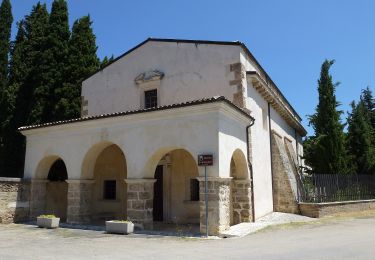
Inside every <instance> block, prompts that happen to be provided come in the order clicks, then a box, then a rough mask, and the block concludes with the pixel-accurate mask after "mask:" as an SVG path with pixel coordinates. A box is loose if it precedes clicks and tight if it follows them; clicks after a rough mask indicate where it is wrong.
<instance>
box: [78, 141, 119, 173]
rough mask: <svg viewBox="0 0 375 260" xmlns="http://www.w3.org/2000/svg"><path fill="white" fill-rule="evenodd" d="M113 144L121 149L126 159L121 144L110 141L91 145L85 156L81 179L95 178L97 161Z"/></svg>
mask: <svg viewBox="0 0 375 260" xmlns="http://www.w3.org/2000/svg"><path fill="white" fill-rule="evenodd" d="M111 145H115V146H117V147H118V148H119V149H120V150H121V152H122V154H123V155H124V158H125V161H126V157H125V153H124V152H123V151H122V149H121V147H120V146H119V145H117V144H115V143H113V142H110V141H102V142H99V143H97V144H95V145H93V146H91V147H90V148H89V150H88V151H87V152H86V154H85V157H84V158H83V161H82V167H81V179H93V177H94V168H95V163H96V160H97V158H98V156H99V155H100V154H101V153H102V152H103V151H104V149H106V148H107V147H109V146H111Z"/></svg>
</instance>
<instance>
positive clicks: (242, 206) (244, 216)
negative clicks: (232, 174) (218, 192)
mask: <svg viewBox="0 0 375 260" xmlns="http://www.w3.org/2000/svg"><path fill="white" fill-rule="evenodd" d="M232 183H233V185H232V196H233V198H232V199H233V205H232V207H233V222H234V223H235V224H238V223H241V222H252V221H253V219H252V214H251V212H252V207H253V205H252V203H251V196H252V193H251V180H249V179H246V180H237V179H233V180H232Z"/></svg>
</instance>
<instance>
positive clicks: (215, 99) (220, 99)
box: [18, 96, 255, 132]
mask: <svg viewBox="0 0 375 260" xmlns="http://www.w3.org/2000/svg"><path fill="white" fill-rule="evenodd" d="M215 102H224V103H226V104H227V105H229V106H231V107H232V108H234V109H235V110H237V111H238V112H240V113H241V114H243V115H245V116H247V117H249V118H250V120H253V121H254V120H255V119H254V118H253V117H252V116H251V115H250V114H249V113H248V112H246V111H245V110H243V109H242V108H240V107H238V106H236V105H235V104H233V103H232V102H231V101H229V100H228V99H226V98H225V97H223V96H216V97H211V98H202V99H198V100H193V101H188V102H182V103H176V104H172V105H165V106H159V107H154V108H146V109H138V110H130V111H124V112H116V113H110V114H102V115H97V116H87V117H80V118H75V119H69V120H62V121H56V122H50V123H43V124H37V125H29V126H22V127H20V128H18V131H21V132H22V131H26V130H31V129H37V128H44V127H50V126H56V125H64V124H72V123H77V122H83V121H91V120H98V119H103V118H112V117H119V116H127V115H134V114H140V113H148V112H153V111H162V110H169V109H174V108H181V107H188V106H195V105H201V104H207V103H215Z"/></svg>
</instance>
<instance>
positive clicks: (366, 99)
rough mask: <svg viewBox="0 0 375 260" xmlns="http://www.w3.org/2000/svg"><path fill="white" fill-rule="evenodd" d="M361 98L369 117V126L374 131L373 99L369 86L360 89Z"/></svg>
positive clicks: (374, 106) (374, 113)
mask: <svg viewBox="0 0 375 260" xmlns="http://www.w3.org/2000/svg"><path fill="white" fill-rule="evenodd" d="M361 100H362V101H363V103H364V106H365V108H366V111H367V113H368V116H369V118H370V122H371V126H372V128H373V129H374V131H375V99H374V97H373V95H372V91H371V89H370V87H367V88H366V89H363V90H362V94H361Z"/></svg>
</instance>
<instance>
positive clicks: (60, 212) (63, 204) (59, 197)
mask: <svg viewBox="0 0 375 260" xmlns="http://www.w3.org/2000/svg"><path fill="white" fill-rule="evenodd" d="M47 179H48V182H47V184H46V204H45V205H46V207H45V213H46V214H52V215H55V216H57V217H59V218H60V220H61V221H62V222H65V221H66V217H67V207H68V183H67V182H66V180H67V179H68V172H67V170H66V166H65V163H64V161H63V160H62V159H60V158H58V159H56V160H55V161H54V162H53V163H52V165H51V167H50V168H49V171H48V174H47Z"/></svg>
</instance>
